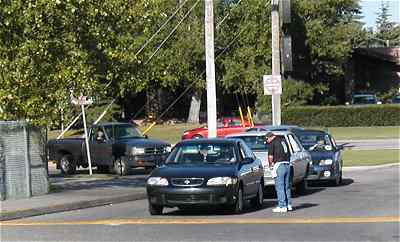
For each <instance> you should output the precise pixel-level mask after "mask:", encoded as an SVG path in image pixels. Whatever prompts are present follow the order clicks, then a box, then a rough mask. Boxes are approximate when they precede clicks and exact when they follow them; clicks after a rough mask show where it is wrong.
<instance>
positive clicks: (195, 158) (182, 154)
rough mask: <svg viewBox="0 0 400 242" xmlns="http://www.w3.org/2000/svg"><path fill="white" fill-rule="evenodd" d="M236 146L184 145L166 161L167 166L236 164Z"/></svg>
mask: <svg viewBox="0 0 400 242" xmlns="http://www.w3.org/2000/svg"><path fill="white" fill-rule="evenodd" d="M236 161H237V157H236V154H235V149H234V145H233V144H230V143H212V144H210V143H208V144H207V143H205V144H182V145H179V146H178V147H176V148H175V149H174V150H173V151H172V153H171V154H170V155H169V157H168V158H167V160H166V163H167V164H199V163H207V164H221V163H224V164H226V163H228V164H229V163H232V164H233V163H235V162H236Z"/></svg>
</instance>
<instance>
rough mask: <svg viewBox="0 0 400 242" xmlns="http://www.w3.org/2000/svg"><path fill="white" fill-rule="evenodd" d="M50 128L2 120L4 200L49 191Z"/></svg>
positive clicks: (0, 196) (0, 166)
mask: <svg viewBox="0 0 400 242" xmlns="http://www.w3.org/2000/svg"><path fill="white" fill-rule="evenodd" d="M47 174H48V172H47V155H46V129H44V128H37V127H33V126H31V125H29V124H28V123H26V122H15V121H0V200H5V199H18V198H26V197H30V196H35V195H42V194H46V193H48V191H49V181H48V176H47Z"/></svg>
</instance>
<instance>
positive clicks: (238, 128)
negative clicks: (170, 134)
mask: <svg viewBox="0 0 400 242" xmlns="http://www.w3.org/2000/svg"><path fill="white" fill-rule="evenodd" d="M250 127H252V125H251V124H250V122H249V121H246V120H245V122H244V125H243V124H242V123H241V120H240V118H223V119H222V122H219V123H218V124H217V137H220V138H221V137H225V136H226V135H229V134H235V133H240V132H244V131H245V130H246V129H248V128H250ZM207 137H208V129H207V127H206V126H203V127H199V128H195V129H191V130H186V131H185V132H184V133H183V135H182V140H185V139H201V138H207Z"/></svg>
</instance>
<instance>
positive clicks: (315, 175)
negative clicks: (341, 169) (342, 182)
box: [306, 166, 336, 181]
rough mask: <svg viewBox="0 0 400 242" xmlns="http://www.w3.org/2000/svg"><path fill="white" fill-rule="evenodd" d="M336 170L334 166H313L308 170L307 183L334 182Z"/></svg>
mask: <svg viewBox="0 0 400 242" xmlns="http://www.w3.org/2000/svg"><path fill="white" fill-rule="evenodd" d="M335 178H336V173H335V169H334V168H333V167H332V166H312V167H310V169H309V170H308V175H307V177H306V180H307V181H319V180H321V181H322V180H334V179H335Z"/></svg>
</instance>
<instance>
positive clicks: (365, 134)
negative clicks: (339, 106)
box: [322, 126, 400, 140]
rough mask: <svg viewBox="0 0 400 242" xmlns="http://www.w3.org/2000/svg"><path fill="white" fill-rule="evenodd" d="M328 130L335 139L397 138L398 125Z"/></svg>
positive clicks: (332, 128) (398, 132) (399, 133)
mask: <svg viewBox="0 0 400 242" xmlns="http://www.w3.org/2000/svg"><path fill="white" fill-rule="evenodd" d="M322 129H323V130H328V131H329V132H330V133H331V134H332V135H333V137H335V139H336V140H343V139H383V138H399V137H400V127H399V126H374V127H330V128H326V129H325V128H322Z"/></svg>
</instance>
